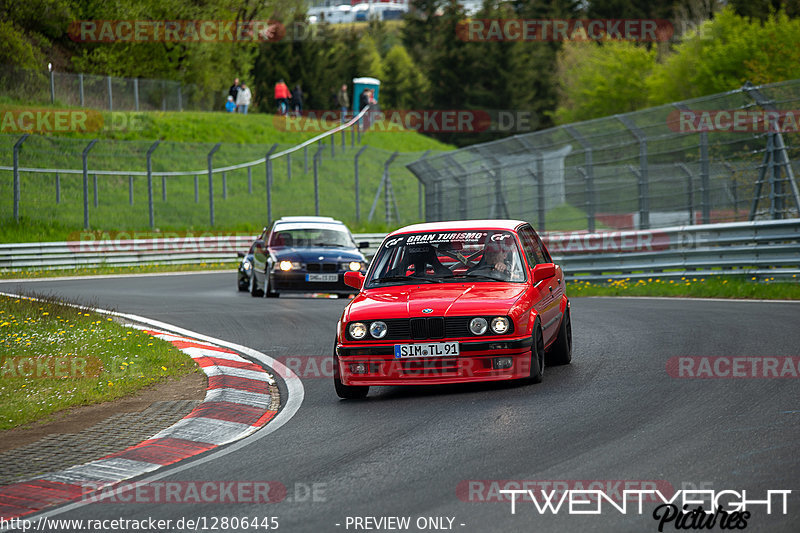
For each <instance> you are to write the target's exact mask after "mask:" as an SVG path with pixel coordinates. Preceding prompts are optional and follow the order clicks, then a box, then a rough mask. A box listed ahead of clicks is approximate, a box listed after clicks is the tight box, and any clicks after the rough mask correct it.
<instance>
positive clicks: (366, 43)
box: [358, 33, 383, 79]
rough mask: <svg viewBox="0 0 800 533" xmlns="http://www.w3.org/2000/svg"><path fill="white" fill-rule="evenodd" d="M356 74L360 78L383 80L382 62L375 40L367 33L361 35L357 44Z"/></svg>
mask: <svg viewBox="0 0 800 533" xmlns="http://www.w3.org/2000/svg"><path fill="white" fill-rule="evenodd" d="M358 72H359V75H361V76H370V77H373V78H378V79H381V78H383V60H382V59H381V55H380V53H379V52H378V47H377V46H376V45H375V40H374V39H373V38H372V36H370V35H369V34H368V33H365V34H364V35H362V36H361V39H360V40H359V42H358Z"/></svg>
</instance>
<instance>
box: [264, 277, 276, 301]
mask: <svg viewBox="0 0 800 533" xmlns="http://www.w3.org/2000/svg"><path fill="white" fill-rule="evenodd" d="M264 294H265V295H266V296H267V298H277V297H278V293H277V292H275V291H273V290H272V289H270V286H269V274H267V273H264Z"/></svg>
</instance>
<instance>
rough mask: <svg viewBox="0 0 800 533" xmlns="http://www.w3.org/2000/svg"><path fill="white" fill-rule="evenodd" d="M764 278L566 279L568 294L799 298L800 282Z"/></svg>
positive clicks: (759, 298) (767, 298) (768, 298)
mask: <svg viewBox="0 0 800 533" xmlns="http://www.w3.org/2000/svg"><path fill="white" fill-rule="evenodd" d="M798 281H800V280H797V279H796V278H793V279H792V281H783V280H776V279H775V278H766V279H763V280H761V281H758V280H756V278H749V277H744V276H714V277H712V276H708V277H682V278H680V279H662V278H660V277H658V276H655V275H654V276H653V277H652V278H646V279H640V280H631V279H621V280H616V281H614V280H610V279H609V280H606V281H604V282H589V281H568V282H567V295H569V296H673V297H684V298H686V297H692V298H742V299H756V300H800V283H798Z"/></svg>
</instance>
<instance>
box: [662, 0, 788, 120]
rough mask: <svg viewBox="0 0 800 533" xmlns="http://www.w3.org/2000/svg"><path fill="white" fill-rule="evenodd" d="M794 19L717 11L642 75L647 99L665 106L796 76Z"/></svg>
mask: <svg viewBox="0 0 800 533" xmlns="http://www.w3.org/2000/svg"><path fill="white" fill-rule="evenodd" d="M798 35H800V19H790V18H789V17H788V16H787V15H786V14H785V13H783V12H781V13H778V14H776V15H770V16H769V17H767V20H766V21H765V22H764V23H761V22H759V21H757V20H749V19H746V18H744V17H742V16H740V15H737V14H736V13H735V12H734V11H733V9H731V8H726V9H724V10H722V11H721V12H720V13H718V14H717V16H716V17H715V18H714V19H713V20H709V21H706V22H705V23H703V24H702V25H701V26H700V27H699V28H698V29H697V31H694V32H691V33H689V34H688V35H687V36H686V37H685V39H684V41H683V42H682V43H681V44H680V45H678V46H677V47H676V48H675V51H674V53H673V54H671V55H670V56H668V57H667V58H666V60H665V61H664V62H663V63H662V64H661V65H658V66H657V67H656V68H655V69H654V71H653V74H652V75H651V76H650V77H649V78H648V79H647V82H646V83H647V90H648V101H649V103H650V104H652V105H659V104H665V103H668V102H674V101H676V100H685V99H687V98H694V97H698V96H705V95H708V94H714V93H718V92H725V91H730V90H733V89H737V88H739V87H741V86H742V85H743V84H744V82H745V81H748V80H749V81H751V82H754V83H772V82H776V81H782V80H786V79H795V78H800V51H798V45H800V38H799V37H798Z"/></svg>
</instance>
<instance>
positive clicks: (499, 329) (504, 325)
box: [492, 316, 509, 335]
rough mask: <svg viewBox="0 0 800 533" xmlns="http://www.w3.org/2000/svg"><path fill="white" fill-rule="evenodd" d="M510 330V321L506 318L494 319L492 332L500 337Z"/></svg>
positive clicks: (497, 317) (498, 317)
mask: <svg viewBox="0 0 800 533" xmlns="http://www.w3.org/2000/svg"><path fill="white" fill-rule="evenodd" d="M508 328H509V323H508V319H507V318H506V317H504V316H496V317H494V318H493V319H492V331H494V332H495V333H497V334H498V335H502V334H503V333H507V332H508Z"/></svg>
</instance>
